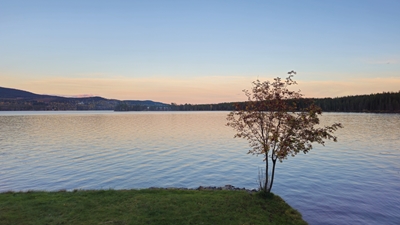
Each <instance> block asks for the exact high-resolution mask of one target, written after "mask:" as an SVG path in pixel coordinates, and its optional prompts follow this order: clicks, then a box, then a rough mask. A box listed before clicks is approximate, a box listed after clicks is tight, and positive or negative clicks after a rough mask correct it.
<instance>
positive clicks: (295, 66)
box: [0, 0, 400, 103]
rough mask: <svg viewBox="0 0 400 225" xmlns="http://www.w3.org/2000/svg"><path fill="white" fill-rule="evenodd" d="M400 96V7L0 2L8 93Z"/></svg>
mask: <svg viewBox="0 0 400 225" xmlns="http://www.w3.org/2000/svg"><path fill="white" fill-rule="evenodd" d="M291 70H295V71H297V75H296V76H295V80H297V81H298V83H299V85H298V86H297V87H295V88H296V89H301V90H302V92H303V94H305V96H306V97H337V96H345V95H355V94H370V93H377V92H383V91H399V90H400V1H398V0H380V1H379V0H376V1H369V0H343V1H341V0H327V1H321V0H315V1H308V0H304V1H298V0H292V1H266V0H264V1H233V0H232V1H227V0H225V1H218V0H212V1H206V0H202V1H190V0H184V1H173V0H171V1H165V0H159V1H158V0H143V1H117V0H113V1H101V0H94V1H83V0H80V1H74V0H68V1H54V0H48V1H40V0H35V1H31V0H27V1H19V0H10V1H8V0H0V86H2V87H10V88H17V89H23V90H27V91H31V92H34V93H38V94H52V95H64V96H73V95H96V96H102V97H105V98H115V99H121V100H126V99H135V100H136V99H137V100H146V99H151V100H154V101H161V102H165V103H171V102H176V103H217V102H230V101H239V100H244V99H245V98H244V94H243V93H242V91H241V90H242V89H249V88H251V82H252V81H253V80H256V79H257V78H258V79H260V80H265V79H271V78H273V77H276V76H280V77H286V75H287V72H288V71H291Z"/></svg>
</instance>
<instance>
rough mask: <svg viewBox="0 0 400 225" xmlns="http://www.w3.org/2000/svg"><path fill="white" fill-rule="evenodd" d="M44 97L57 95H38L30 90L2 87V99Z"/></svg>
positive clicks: (0, 97) (0, 92) (0, 88)
mask: <svg viewBox="0 0 400 225" xmlns="http://www.w3.org/2000/svg"><path fill="white" fill-rule="evenodd" d="M43 97H56V96H48V95H38V94H34V93H32V92H28V91H22V90H18V89H13V88H5V87H0V99H5V98H7V99H34V98H43Z"/></svg>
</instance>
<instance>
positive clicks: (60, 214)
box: [0, 189, 307, 225]
mask: <svg viewBox="0 0 400 225" xmlns="http://www.w3.org/2000/svg"><path fill="white" fill-rule="evenodd" d="M0 224H2V225H8V224H10V225H11V224H12V225H14V224H40V225H42V224H74V225H75V224H108V225H112V224H121V225H122V224H307V223H306V222H304V221H303V220H302V218H301V215H300V213H299V212H297V211H296V210H294V209H292V208H291V207H290V206H289V205H288V204H286V203H285V202H284V201H283V200H282V199H281V198H280V197H279V196H276V195H270V196H269V197H264V196H263V195H261V194H258V193H257V194H248V193H247V192H245V191H211V190H202V191H198V190H164V189H143V190H88V191H84V190H82V191H74V192H65V191H64V192H63V191H59V192H40V191H33V192H7V193H0Z"/></svg>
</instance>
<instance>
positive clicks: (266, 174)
mask: <svg viewBox="0 0 400 225" xmlns="http://www.w3.org/2000/svg"><path fill="white" fill-rule="evenodd" d="M268 174H269V173H268V155H267V154H266V156H265V184H264V190H263V191H264V192H267V190H268V180H269V179H268V176H269V175H268Z"/></svg>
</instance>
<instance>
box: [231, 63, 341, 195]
mask: <svg viewBox="0 0 400 225" xmlns="http://www.w3.org/2000/svg"><path fill="white" fill-rule="evenodd" d="M293 74H296V72H294V71H291V72H289V76H288V77H287V78H286V80H282V79H281V78H279V77H277V78H275V79H274V81H273V82H270V81H265V82H260V81H259V80H257V81H254V82H253V88H252V92H250V91H248V90H243V92H244V93H245V94H246V96H247V98H248V101H247V102H246V103H245V104H236V105H235V110H234V111H233V112H231V113H229V114H228V116H227V120H228V123H227V126H231V127H232V128H233V129H235V130H236V131H237V133H236V135H235V136H234V137H235V138H244V139H247V140H248V142H249V144H250V147H251V149H250V150H249V152H248V154H253V155H263V156H264V161H265V179H263V177H264V175H262V177H261V178H260V177H259V181H260V189H261V190H262V191H264V192H267V193H269V192H271V189H272V185H273V183H274V176H275V166H276V161H277V160H279V161H280V162H282V161H283V160H284V159H287V157H288V156H289V155H290V156H295V155H296V154H297V153H299V152H303V153H307V152H309V151H310V150H311V149H312V143H313V142H316V143H318V144H322V145H324V143H325V142H324V140H325V139H330V140H333V141H337V138H336V137H335V136H333V133H334V131H336V130H337V129H338V128H340V127H342V125H341V124H340V123H334V124H332V125H330V126H325V127H317V126H316V125H318V124H319V118H318V115H320V114H321V113H322V111H321V108H319V107H318V106H316V105H314V104H313V103H312V102H308V103H307V100H305V99H304V98H303V95H302V94H301V93H300V91H290V90H288V86H290V85H294V84H297V83H296V82H295V81H294V80H292V77H293ZM299 103H301V105H302V106H301V107H300V106H299V105H300V104H299ZM305 103H307V104H305ZM269 160H271V162H272V171H271V175H269V167H270V166H271V164H269Z"/></svg>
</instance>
